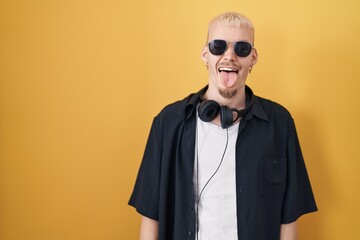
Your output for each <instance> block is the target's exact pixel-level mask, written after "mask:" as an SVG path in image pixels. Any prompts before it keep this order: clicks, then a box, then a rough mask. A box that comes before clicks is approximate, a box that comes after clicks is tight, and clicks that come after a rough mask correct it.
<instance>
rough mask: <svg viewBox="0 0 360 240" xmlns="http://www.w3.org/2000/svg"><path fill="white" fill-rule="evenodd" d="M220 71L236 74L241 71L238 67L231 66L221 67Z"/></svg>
mask: <svg viewBox="0 0 360 240" xmlns="http://www.w3.org/2000/svg"><path fill="white" fill-rule="evenodd" d="M218 71H219V73H221V72H227V73H231V72H234V73H236V74H238V72H239V71H238V70H237V69H235V68H230V67H219V68H218Z"/></svg>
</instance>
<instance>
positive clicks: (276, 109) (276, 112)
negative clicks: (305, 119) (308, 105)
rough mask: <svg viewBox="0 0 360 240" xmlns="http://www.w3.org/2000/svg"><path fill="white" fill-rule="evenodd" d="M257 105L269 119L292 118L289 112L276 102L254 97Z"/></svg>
mask: <svg viewBox="0 0 360 240" xmlns="http://www.w3.org/2000/svg"><path fill="white" fill-rule="evenodd" d="M256 98H257V101H258V103H259V104H260V106H261V107H262V109H263V110H264V112H265V113H266V114H267V115H268V117H270V118H274V117H275V118H279V117H280V118H292V117H291V113H290V112H289V110H288V109H287V108H286V107H284V106H283V105H281V104H280V103H278V102H275V101H272V100H270V99H267V98H263V97H259V96H256Z"/></svg>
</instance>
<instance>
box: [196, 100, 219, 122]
mask: <svg viewBox="0 0 360 240" xmlns="http://www.w3.org/2000/svg"><path fill="white" fill-rule="evenodd" d="M219 111H220V105H219V104H218V103H217V102H216V101H213V100H208V101H204V102H202V103H200V105H199V109H198V114H199V118H200V119H201V120H202V121H204V122H211V121H212V120H214V119H215V118H216V117H217V115H218V114H219Z"/></svg>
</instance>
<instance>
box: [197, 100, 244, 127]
mask: <svg viewBox="0 0 360 240" xmlns="http://www.w3.org/2000/svg"><path fill="white" fill-rule="evenodd" d="M245 112H246V109H241V110H239V109H236V108H229V107H228V106H226V105H223V106H220V104H219V103H218V102H216V101H214V100H206V101H202V102H201V103H200V105H199V108H198V114H199V118H200V119H201V120H202V121H204V122H211V121H212V120H214V119H215V118H216V117H217V116H218V115H219V114H220V122H221V127H222V128H224V129H226V128H228V127H230V126H231V125H233V123H234V122H236V121H237V120H238V119H239V118H241V117H242V116H244V115H245ZM234 113H235V114H237V116H236V118H235V119H234Z"/></svg>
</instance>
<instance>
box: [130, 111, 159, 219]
mask: <svg viewBox="0 0 360 240" xmlns="http://www.w3.org/2000/svg"><path fill="white" fill-rule="evenodd" d="M162 141H163V140H162V131H161V128H160V124H159V121H158V118H154V120H153V123H152V126H151V130H150V134H149V137H148V141H147V144H146V147H145V152H144V156H143V159H142V162H141V165H140V169H139V172H138V175H137V179H136V182H135V186H134V190H133V192H132V194H131V197H130V200H129V205H131V206H133V207H135V208H136V210H137V211H138V212H139V213H140V214H141V215H143V216H146V217H148V218H151V219H154V220H158V218H159V211H158V210H159V185H160V168H161V155H162V154H161V152H162Z"/></svg>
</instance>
